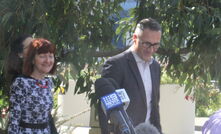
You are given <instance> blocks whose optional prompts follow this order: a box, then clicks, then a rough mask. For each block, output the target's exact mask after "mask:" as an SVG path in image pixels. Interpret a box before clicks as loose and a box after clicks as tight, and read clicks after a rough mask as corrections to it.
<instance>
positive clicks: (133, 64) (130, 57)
mask: <svg viewBox="0 0 221 134" xmlns="http://www.w3.org/2000/svg"><path fill="white" fill-rule="evenodd" d="M126 55H127V56H126V57H127V59H128V64H129V67H130V69H131V71H132V72H133V75H134V76H135V78H136V80H137V83H138V89H139V91H140V94H141V96H142V98H143V99H142V100H143V101H144V104H145V106H146V105H147V102H146V93H145V89H144V84H143V81H142V78H141V75H140V71H139V69H138V67H137V64H136V61H135V59H134V56H133V54H132V52H131V51H130V52H128V53H126Z"/></svg>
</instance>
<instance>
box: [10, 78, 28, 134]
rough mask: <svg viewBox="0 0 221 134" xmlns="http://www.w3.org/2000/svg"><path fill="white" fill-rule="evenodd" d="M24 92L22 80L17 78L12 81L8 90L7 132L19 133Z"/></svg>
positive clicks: (11, 133)
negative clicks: (9, 90)
mask: <svg viewBox="0 0 221 134" xmlns="http://www.w3.org/2000/svg"><path fill="white" fill-rule="evenodd" d="M25 94H26V93H25V87H24V81H23V80H22V79H20V78H17V79H16V80H15V81H14V82H13V84H12V86H11V92H10V111H9V126H8V134H18V133H19V130H20V127H19V123H20V121H21V112H22V104H24V101H25Z"/></svg>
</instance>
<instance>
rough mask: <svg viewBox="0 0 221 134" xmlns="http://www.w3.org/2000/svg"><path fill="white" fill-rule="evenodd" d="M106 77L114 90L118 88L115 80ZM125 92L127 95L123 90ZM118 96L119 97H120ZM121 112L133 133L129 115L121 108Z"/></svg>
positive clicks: (133, 133)
mask: <svg viewBox="0 0 221 134" xmlns="http://www.w3.org/2000/svg"><path fill="white" fill-rule="evenodd" d="M107 79H108V80H109V81H110V83H111V84H112V85H113V86H114V88H115V90H116V89H120V86H119V85H118V84H117V82H116V81H115V80H114V79H112V78H107ZM123 90H125V89H123ZM125 94H126V96H127V93H126V92H125ZM120 98H121V97H120ZM121 100H122V98H121ZM129 101H130V100H129ZM122 102H124V101H122ZM124 103H125V102H124ZM128 103H129V102H128ZM122 113H123V116H124V118H125V119H126V121H127V123H128V126H129V128H130V131H131V133H132V134H135V129H134V126H133V124H132V122H131V120H130V118H129V116H128V115H127V112H126V111H125V110H123V111H122Z"/></svg>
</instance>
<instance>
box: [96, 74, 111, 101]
mask: <svg viewBox="0 0 221 134" xmlns="http://www.w3.org/2000/svg"><path fill="white" fill-rule="evenodd" d="M114 91H115V87H114V86H113V84H112V83H110V81H109V80H108V79H107V78H99V79H97V80H96V81H95V94H96V95H97V97H98V98H101V97H102V96H105V95H107V94H110V93H113V92H114Z"/></svg>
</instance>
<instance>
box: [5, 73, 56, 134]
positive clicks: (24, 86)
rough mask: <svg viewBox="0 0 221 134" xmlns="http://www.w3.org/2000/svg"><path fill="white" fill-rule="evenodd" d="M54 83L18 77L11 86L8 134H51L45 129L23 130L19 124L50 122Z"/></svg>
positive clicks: (49, 80)
mask: <svg viewBox="0 0 221 134" xmlns="http://www.w3.org/2000/svg"><path fill="white" fill-rule="evenodd" d="M52 88H53V82H52V80H51V79H50V78H48V77H46V78H44V79H43V80H37V79H34V78H31V77H24V76H22V77H17V78H16V79H15V81H14V82H13V84H12V86H11V94H10V95H11V96H10V114H9V127H8V134H50V128H49V126H48V127H47V128H45V129H33V128H23V127H21V126H20V125H19V123H20V122H21V121H22V122H25V123H30V124H42V123H46V122H48V120H49V116H48V115H49V113H50V112H51V109H52V107H53V96H52V93H51V89H52Z"/></svg>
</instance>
